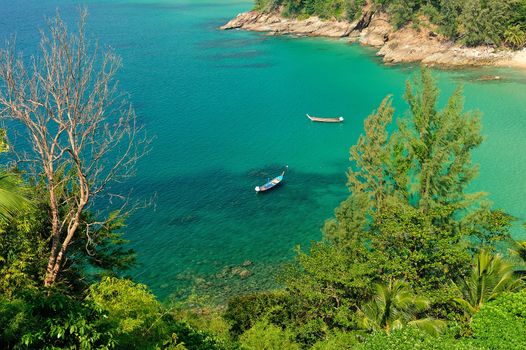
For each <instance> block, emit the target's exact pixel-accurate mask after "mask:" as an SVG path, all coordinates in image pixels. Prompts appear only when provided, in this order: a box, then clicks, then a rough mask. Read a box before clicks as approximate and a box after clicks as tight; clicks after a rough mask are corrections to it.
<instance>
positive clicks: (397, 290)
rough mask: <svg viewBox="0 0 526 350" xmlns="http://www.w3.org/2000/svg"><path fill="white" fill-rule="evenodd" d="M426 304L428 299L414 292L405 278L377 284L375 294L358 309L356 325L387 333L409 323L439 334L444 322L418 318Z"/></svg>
mask: <svg viewBox="0 0 526 350" xmlns="http://www.w3.org/2000/svg"><path fill="white" fill-rule="evenodd" d="M429 306H430V302H429V300H428V299H427V298H425V297H421V296H417V295H415V294H414V293H413V292H412V290H411V288H410V286H409V285H408V284H407V283H406V282H404V281H400V280H395V281H390V282H389V284H387V285H382V284H376V294H375V295H374V296H373V298H372V300H370V301H369V302H368V303H366V304H365V305H363V306H362V307H361V308H360V310H359V311H358V316H359V325H360V326H361V328H363V329H366V330H372V331H378V330H385V331H387V332H390V331H392V330H394V329H398V328H402V327H404V326H406V325H412V326H416V327H418V328H420V329H422V330H424V331H426V332H428V333H430V334H438V333H440V332H441V330H442V329H443V328H444V326H445V322H444V321H442V320H437V319H433V318H431V317H426V318H418V315H419V314H421V313H422V312H424V311H426V310H427V309H429Z"/></svg>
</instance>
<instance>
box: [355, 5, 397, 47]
mask: <svg viewBox="0 0 526 350" xmlns="http://www.w3.org/2000/svg"><path fill="white" fill-rule="evenodd" d="M371 17H372V18H371V20H370V22H369V25H368V26H367V27H365V28H363V29H362V30H361V33H360V44H362V45H367V46H375V47H382V46H384V44H385V43H386V42H387V41H388V40H389V37H390V36H391V34H392V33H393V27H392V26H391V24H389V20H388V18H387V15H386V14H385V13H378V14H375V15H372V16H371Z"/></svg>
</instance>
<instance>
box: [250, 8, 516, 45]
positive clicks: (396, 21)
mask: <svg viewBox="0 0 526 350" xmlns="http://www.w3.org/2000/svg"><path fill="white" fill-rule="evenodd" d="M366 4H368V6H370V7H369V8H370V9H372V10H373V11H385V12H387V13H388V14H389V17H390V21H391V24H392V25H393V26H394V27H395V28H400V27H402V26H404V25H407V24H408V23H410V22H411V23H413V24H414V25H416V26H432V28H433V29H434V30H436V31H438V32H440V33H441V34H443V35H445V36H446V37H448V38H451V39H453V40H457V41H459V42H461V43H463V44H466V45H470V46H471V45H479V44H487V45H503V44H505V45H507V46H509V47H512V48H521V47H523V46H524V45H525V44H526V1H525V0H467V1H465V0H434V1H423V0H372V1H365V0H257V1H256V9H258V10H263V11H276V10H280V11H282V14H283V15H285V16H294V17H308V16H319V17H321V18H325V19H333V18H336V19H348V20H354V19H357V18H358V17H359V16H360V14H362V13H363V9H364V6H365V5H366Z"/></svg>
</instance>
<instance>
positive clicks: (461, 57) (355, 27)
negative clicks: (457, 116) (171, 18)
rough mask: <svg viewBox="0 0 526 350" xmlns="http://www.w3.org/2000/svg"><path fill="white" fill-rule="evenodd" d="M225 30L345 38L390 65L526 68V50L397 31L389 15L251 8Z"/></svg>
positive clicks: (425, 29) (427, 29)
mask: <svg viewBox="0 0 526 350" xmlns="http://www.w3.org/2000/svg"><path fill="white" fill-rule="evenodd" d="M221 29H224V30H228V29H244V30H250V31H258V32H267V33H268V34H269V35H286V34H292V35H298V36H317V37H329V38H344V39H347V40H349V41H350V42H359V43H360V44H362V45H367V46H373V47H377V48H378V53H377V55H378V56H381V57H382V58H383V61H384V62H385V63H392V64H394V63H410V62H422V63H423V64H426V65H429V66H441V67H462V66H507V67H520V68H526V49H523V50H522V51H511V50H503V49H497V48H494V47H489V46H479V47H465V46H462V45H459V44H457V43H455V42H452V41H451V40H447V39H446V38H444V37H443V36H442V35H440V34H438V33H437V32H436V31H434V30H433V28H432V26H431V25H425V26H419V28H418V29H416V28H414V27H413V26H411V25H406V26H405V27H404V28H402V29H400V30H395V29H394V28H393V26H392V25H391V24H390V23H389V18H388V16H387V14H385V13H382V12H373V11H370V10H368V9H366V10H365V11H363V14H362V15H361V17H360V18H359V19H357V20H355V21H353V22H348V21H335V20H334V21H326V20H322V19H320V18H318V17H309V18H307V19H295V18H285V17H282V16H281V15H280V14H279V13H263V12H258V11H249V12H245V13H241V14H239V15H237V17H235V18H234V19H232V20H231V21H229V22H228V23H227V24H225V25H224V26H222V27H221Z"/></svg>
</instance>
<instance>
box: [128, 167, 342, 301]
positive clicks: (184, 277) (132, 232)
mask: <svg viewBox="0 0 526 350" xmlns="http://www.w3.org/2000/svg"><path fill="white" fill-rule="evenodd" d="M282 170H283V166H282V165H278V164H269V165H268V166H265V167H262V169H248V170H247V171H245V172H242V173H234V172H231V171H227V170H226V169H210V170H207V171H203V172H200V173H197V174H194V175H187V176H173V177H170V178H167V179H164V180H155V179H142V180H141V181H140V183H139V182H137V183H136V184H134V185H135V187H138V186H139V185H140V188H141V195H143V196H147V195H148V194H149V193H150V191H151V192H153V191H155V189H160V188H162V189H163V191H162V192H160V193H158V194H157V201H156V205H155V208H149V209H146V211H148V213H137V214H136V215H133V216H132V217H131V218H130V220H129V225H128V230H127V232H129V233H128V234H127V237H128V238H130V240H131V241H132V246H133V247H134V249H136V251H137V253H138V259H139V266H138V267H137V268H136V269H135V271H134V275H135V277H136V278H137V279H138V280H139V281H141V282H144V283H147V284H148V285H149V286H150V287H151V288H152V289H153V290H154V292H156V293H157V294H158V295H160V296H161V297H167V296H168V295H171V294H173V293H175V292H176V291H180V292H181V293H182V294H181V295H187V292H188V290H190V289H192V288H194V287H196V286H198V287H203V288H204V289H206V290H207V293H210V294H214V293H216V292H217V293H218V294H217V295H219V296H222V295H232V294H235V293H238V292H241V291H243V292H248V291H255V290H260V289H265V288H271V287H273V286H275V282H274V275H275V272H277V271H278V270H279V266H281V265H282V264H283V263H286V262H287V261H290V259H291V257H292V256H293V248H294V246H295V245H297V244H301V245H302V246H305V245H308V244H309V242H310V241H311V240H318V239H319V238H320V237H321V233H320V229H321V227H322V226H323V223H324V221H325V220H326V219H327V218H329V217H330V216H331V215H332V209H330V210H327V203H328V202H329V203H333V204H332V206H331V207H332V208H334V207H336V206H337V205H338V203H339V202H341V201H342V200H344V199H345V197H346V196H347V189H346V187H345V177H344V176H343V175H342V174H320V173H308V172H298V171H296V170H294V168H291V169H289V171H288V172H287V173H286V175H285V178H284V180H283V182H282V183H281V184H280V186H277V187H276V188H274V189H272V190H270V191H268V192H266V193H256V192H255V190H254V187H255V186H256V185H261V184H262V183H264V182H265V181H266V179H267V178H271V177H274V176H276V175H277V174H280V173H281V171H282ZM292 228H293V229H292ZM246 260H250V261H252V262H253V263H254V266H252V267H251V268H250V269H249V270H250V274H249V276H246V275H245V274H248V272H243V271H244V270H240V271H241V272H239V271H238V270H234V272H232V273H230V272H228V273H226V275H225V273H224V271H223V270H224V269H225V268H231V267H232V266H237V265H238V264H241V263H242V262H243V261H246ZM236 264H237V265H236ZM222 271H223V273H222V275H221V276H222V277H221V278H219V277H218V274H221V272H222ZM235 271H238V272H239V273H243V276H242V277H240V276H239V273H237V272H235ZM236 273H237V274H236ZM225 276H226V277H225ZM255 280H261V281H265V282H264V283H255V282H254V281H255ZM203 281H205V282H203ZM205 287H206V288H205ZM225 288H226V289H227V291H225V290H224V289H225Z"/></svg>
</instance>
